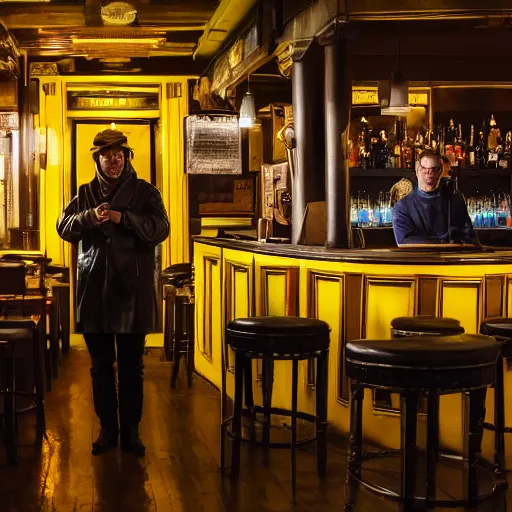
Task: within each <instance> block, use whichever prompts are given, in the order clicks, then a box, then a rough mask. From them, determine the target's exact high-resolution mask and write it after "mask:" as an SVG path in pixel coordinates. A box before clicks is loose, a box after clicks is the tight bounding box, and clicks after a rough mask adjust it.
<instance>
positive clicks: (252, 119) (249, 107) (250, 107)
mask: <svg viewBox="0 0 512 512" xmlns="http://www.w3.org/2000/svg"><path fill="white" fill-rule="evenodd" d="M249 79H250V75H249V76H248V77H247V92H246V93H245V96H244V97H243V99H242V104H241V105H240V119H239V121H238V124H239V126H240V128H252V127H253V126H254V125H255V123H256V104H255V102H254V96H253V95H252V94H251V91H250V90H249Z"/></svg>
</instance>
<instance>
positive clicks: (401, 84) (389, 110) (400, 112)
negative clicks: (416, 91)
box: [379, 71, 411, 117]
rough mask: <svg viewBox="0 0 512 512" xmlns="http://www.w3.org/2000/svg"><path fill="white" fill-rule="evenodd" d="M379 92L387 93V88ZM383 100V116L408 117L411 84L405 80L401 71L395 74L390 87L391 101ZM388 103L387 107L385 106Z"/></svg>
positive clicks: (380, 88)
mask: <svg viewBox="0 0 512 512" xmlns="http://www.w3.org/2000/svg"><path fill="white" fill-rule="evenodd" d="M379 90H380V91H382V92H384V91H386V93H387V87H379ZM386 99H387V98H382V99H381V102H380V103H381V105H382V108H381V114H382V115H383V116H402V117H403V116H406V115H407V113H408V112H409V111H410V109H411V108H410V107H409V82H408V81H407V80H405V78H404V77H403V75H402V73H401V72H400V71H396V72H395V73H393V75H392V77H391V82H390V87H389V101H387V102H386ZM386 103H387V106H385V105H386Z"/></svg>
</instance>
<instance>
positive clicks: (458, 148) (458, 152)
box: [452, 124, 464, 169]
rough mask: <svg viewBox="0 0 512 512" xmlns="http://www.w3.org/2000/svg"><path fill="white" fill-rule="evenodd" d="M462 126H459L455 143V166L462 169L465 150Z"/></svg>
mask: <svg viewBox="0 0 512 512" xmlns="http://www.w3.org/2000/svg"><path fill="white" fill-rule="evenodd" d="M462 147H463V146H462V125H460V124H459V126H458V127H457V136H456V137H455V140H454V143H453V166H452V167H454V168H457V169H460V168H462V167H464V165H463V162H462V160H463V149H462Z"/></svg>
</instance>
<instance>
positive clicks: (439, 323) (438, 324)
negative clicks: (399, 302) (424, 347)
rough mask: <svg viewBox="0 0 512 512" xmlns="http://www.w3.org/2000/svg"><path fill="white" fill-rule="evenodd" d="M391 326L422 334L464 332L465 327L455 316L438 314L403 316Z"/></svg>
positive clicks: (394, 320)
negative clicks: (447, 316) (439, 315)
mask: <svg viewBox="0 0 512 512" xmlns="http://www.w3.org/2000/svg"><path fill="white" fill-rule="evenodd" d="M391 327H392V328H393V329H395V330H397V331H408V332H416V333H422V334H438V335H450V334H463V333H464V328H463V327H462V326H461V325H460V322H459V321H458V320H455V319H454V318H443V317H437V316H426V315H425V316H401V317H398V318H394V319H393V320H392V321H391Z"/></svg>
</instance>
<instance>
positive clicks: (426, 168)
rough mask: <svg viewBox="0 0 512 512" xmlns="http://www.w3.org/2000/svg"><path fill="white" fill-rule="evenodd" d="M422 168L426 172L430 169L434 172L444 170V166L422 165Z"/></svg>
mask: <svg viewBox="0 0 512 512" xmlns="http://www.w3.org/2000/svg"><path fill="white" fill-rule="evenodd" d="M420 170H421V171H422V172H424V173H426V172H428V171H432V172H440V171H441V170H442V167H422V166H421V165H420Z"/></svg>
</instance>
